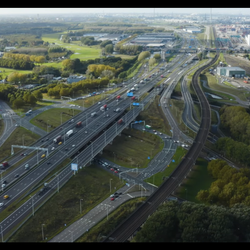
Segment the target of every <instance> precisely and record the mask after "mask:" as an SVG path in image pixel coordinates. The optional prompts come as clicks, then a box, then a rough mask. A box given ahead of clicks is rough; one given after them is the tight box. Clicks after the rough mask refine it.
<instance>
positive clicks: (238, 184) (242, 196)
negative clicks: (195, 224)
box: [197, 160, 250, 207]
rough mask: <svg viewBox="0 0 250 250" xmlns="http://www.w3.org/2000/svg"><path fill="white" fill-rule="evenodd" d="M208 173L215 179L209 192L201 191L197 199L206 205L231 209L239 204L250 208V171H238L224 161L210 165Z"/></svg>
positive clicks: (212, 162) (242, 169) (213, 162)
mask: <svg viewBox="0 0 250 250" xmlns="http://www.w3.org/2000/svg"><path fill="white" fill-rule="evenodd" d="M207 169H208V172H209V174H210V175H211V176H212V177H213V178H214V179H215V181H214V182H213V183H212V184H211V186H210V188H209V190H201V191H199V192H198V194H197V199H198V200H200V201H201V202H204V203H206V204H215V205H221V206H226V207H231V206H233V205H235V204H237V203H241V204H244V205H246V206H250V170H249V169H248V168H241V169H240V170H237V169H235V168H233V167H231V166H229V165H228V164H227V162H225V161H223V160H213V161H211V162H209V164H208V168H207Z"/></svg>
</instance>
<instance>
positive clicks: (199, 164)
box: [175, 158, 214, 203]
mask: <svg viewBox="0 0 250 250" xmlns="http://www.w3.org/2000/svg"><path fill="white" fill-rule="evenodd" d="M207 165H208V162H207V160H205V159H203V158H198V159H197V160H196V164H195V165H194V166H193V168H192V171H191V172H190V173H189V174H188V175H187V178H186V179H184V180H183V182H182V184H181V186H180V187H179V188H177V189H176V191H175V195H176V196H177V197H180V198H182V199H184V200H188V201H192V202H195V203H202V202H201V201H199V200H198V199H197V197H196V196H197V194H198V192H199V191H200V190H206V189H208V188H209V187H210V185H211V183H212V182H213V181H214V178H212V176H211V175H210V174H209V172H208V169H207Z"/></svg>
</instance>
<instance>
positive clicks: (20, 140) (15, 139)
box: [0, 127, 40, 159]
mask: <svg viewBox="0 0 250 250" xmlns="http://www.w3.org/2000/svg"><path fill="white" fill-rule="evenodd" d="M39 138H40V136H39V135H37V134H35V133H32V132H31V131H29V130H27V129H25V128H23V127H17V128H16V129H15V130H14V132H13V133H12V134H11V135H10V136H9V137H8V139H7V140H6V141H5V142H4V144H3V145H2V146H1V147H0V159H3V158H5V157H9V156H11V145H20V146H22V145H24V146H29V145H31V144H32V143H34V142H35V141H37V140H38V139H39ZM14 150H15V153H18V152H19V151H20V150H21V149H19V148H16V149H14Z"/></svg>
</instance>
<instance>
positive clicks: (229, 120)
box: [220, 106, 250, 145]
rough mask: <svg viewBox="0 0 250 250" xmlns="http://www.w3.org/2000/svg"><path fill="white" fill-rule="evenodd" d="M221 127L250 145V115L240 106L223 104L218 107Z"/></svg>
mask: <svg viewBox="0 0 250 250" xmlns="http://www.w3.org/2000/svg"><path fill="white" fill-rule="evenodd" d="M220 120H221V125H220V126H221V128H222V129H224V130H226V132H228V133H230V135H231V137H232V138H233V139H235V140H238V141H241V142H244V143H246V144H247V145H250V115H249V113H248V112H247V110H246V109H245V108H243V107H240V106H223V107H222V108H221V109H220Z"/></svg>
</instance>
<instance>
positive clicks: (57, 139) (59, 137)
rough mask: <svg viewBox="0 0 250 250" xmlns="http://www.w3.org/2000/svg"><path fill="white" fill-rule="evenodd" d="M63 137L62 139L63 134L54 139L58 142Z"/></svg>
mask: <svg viewBox="0 0 250 250" xmlns="http://www.w3.org/2000/svg"><path fill="white" fill-rule="evenodd" d="M61 139H62V136H61V135H59V136H57V137H56V138H55V139H54V140H53V141H54V143H58V142H59V141H61Z"/></svg>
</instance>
